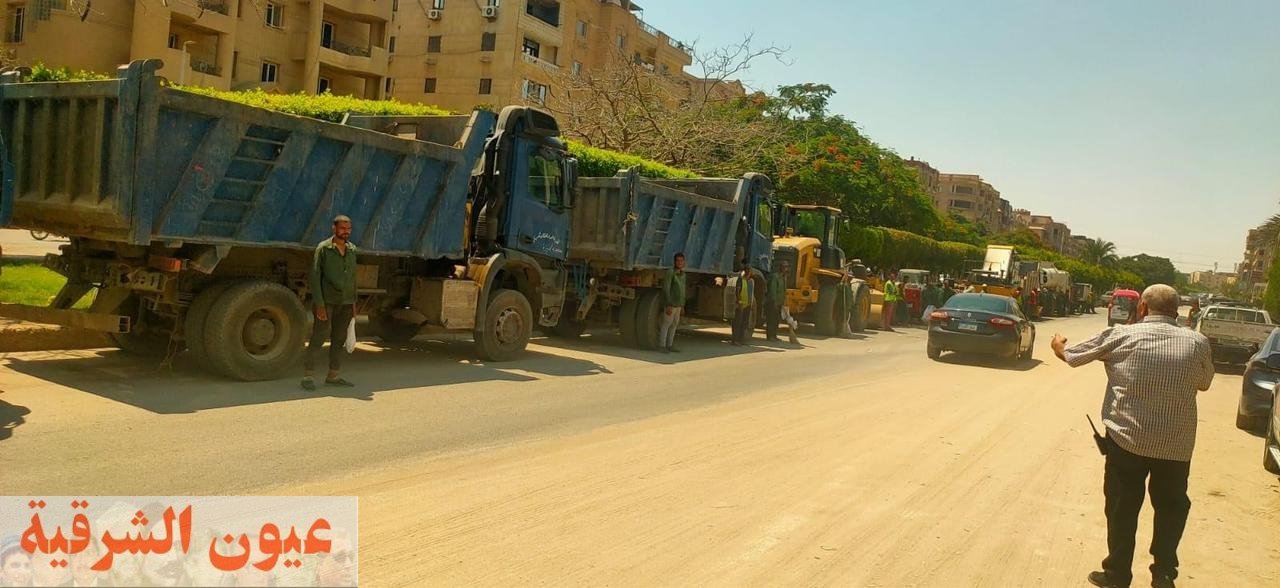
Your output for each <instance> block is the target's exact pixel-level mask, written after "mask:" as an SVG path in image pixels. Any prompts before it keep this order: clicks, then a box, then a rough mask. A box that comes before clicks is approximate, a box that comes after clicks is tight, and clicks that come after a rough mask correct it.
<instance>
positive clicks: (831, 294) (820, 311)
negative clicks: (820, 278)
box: [813, 282, 844, 337]
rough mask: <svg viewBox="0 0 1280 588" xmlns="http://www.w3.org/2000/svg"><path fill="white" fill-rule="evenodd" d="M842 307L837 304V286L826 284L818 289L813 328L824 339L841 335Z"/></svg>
mask: <svg viewBox="0 0 1280 588" xmlns="http://www.w3.org/2000/svg"><path fill="white" fill-rule="evenodd" d="M840 306H842V305H839V304H836V285H835V284H832V283H831V282H826V283H824V284H822V286H821V287H819V288H818V303H817V304H815V305H814V306H813V326H814V327H815V328H816V329H817V331H818V334H819V335H822V336H823V337H834V336H836V335H838V334H840V318H841V315H843V314H844V312H843V310H844V309H842V308H839V307H840Z"/></svg>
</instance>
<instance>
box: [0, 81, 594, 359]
mask: <svg viewBox="0 0 1280 588" xmlns="http://www.w3.org/2000/svg"><path fill="white" fill-rule="evenodd" d="M161 65H162V64H161V63H160V62H159V61H156V60H147V61H139V62H134V63H132V64H129V65H127V66H123V67H121V68H120V71H119V77H118V78H117V79H111V80H105V81H85V82H62V83H53V82H48V83H31V82H25V81H24V80H23V79H22V75H21V74H20V73H17V72H9V73H6V74H4V75H3V76H2V77H0V165H3V168H0V169H2V171H0V173H3V178H2V179H0V187H3V192H2V193H0V226H6V227H16V228H22V229H30V230H40V231H50V232H54V233H58V234H62V235H66V236H68V237H70V239H71V243H70V244H69V245H66V246H63V248H62V252H61V254H60V255H54V256H50V257H49V258H47V259H46V260H45V264H46V265H47V266H48V267H50V268H52V269H54V270H56V271H57V272H59V273H60V274H62V275H64V276H66V278H67V284H66V286H65V287H64V288H63V289H62V290H61V291H60V292H59V293H58V295H57V296H56V298H55V299H54V300H53V301H52V303H51V304H50V305H49V306H48V307H35V306H26V305H16V304H4V305H0V316H7V317H11V318H17V319H22V320H28V321H34V322H41V323H50V324H61V325H68V326H75V327H81V328H86V329H92V330H97V331H102V332H106V333H108V334H109V335H110V337H111V338H112V339H113V340H114V341H115V342H116V343H118V345H119V346H120V347H121V348H123V349H125V350H127V351H131V352H136V353H140V354H156V355H166V354H173V353H176V352H178V351H182V350H184V349H186V350H188V352H189V353H192V354H194V356H195V361H196V363H198V364H199V365H202V366H207V367H208V368H210V369H211V370H213V371H214V372H217V373H220V374H223V375H225V376H228V377H232V378H238V379H243V380H265V379H274V378H278V377H281V376H283V375H286V374H287V373H288V371H289V370H291V369H296V365H297V361H298V359H299V357H300V354H301V353H302V351H303V344H304V340H305V338H306V336H307V334H308V331H309V326H308V325H309V320H310V311H309V308H308V306H307V304H306V303H305V301H306V300H307V295H308V293H307V287H308V286H307V282H308V281H307V273H308V270H309V268H310V265H311V260H312V252H313V250H314V247H315V245H316V244H317V243H318V242H319V241H321V240H323V239H325V238H327V237H329V235H330V227H331V220H332V219H333V217H334V216H335V215H337V214H345V215H347V216H350V217H351V218H352V219H353V221H354V233H353V235H352V242H353V243H355V244H356V245H357V246H358V247H359V248H360V251H361V254H360V256H359V258H358V262H359V267H358V270H359V271H358V288H359V290H358V292H359V302H358V309H357V312H358V314H360V315H367V317H368V320H369V325H370V327H371V328H372V329H373V330H376V331H377V332H378V334H380V335H381V336H382V337H383V338H385V339H388V340H397V339H406V338H410V337H413V336H416V335H419V334H432V333H460V334H465V335H470V336H471V337H473V338H474V341H475V343H476V347H477V350H478V354H479V355H480V356H481V357H483V358H485V359H488V360H495V361H496V360H504V359H508V358H511V357H513V356H515V355H517V354H519V353H520V352H521V351H522V350H523V349H524V348H525V346H526V344H527V342H528V340H529V337H530V334H531V332H532V330H533V328H534V327H535V326H543V327H550V326H553V325H555V324H556V323H557V321H558V320H559V318H560V314H561V308H562V305H563V303H564V291H565V285H566V281H567V279H568V272H567V270H566V269H565V266H564V261H565V260H566V259H567V256H568V254H569V234H570V221H571V218H570V212H569V211H570V205H571V202H570V198H571V197H572V194H573V191H572V186H573V184H574V181H575V175H576V162H575V161H574V160H573V159H572V158H571V157H569V156H568V155H567V153H566V151H565V148H564V144H563V143H562V142H561V141H560V140H559V138H558V135H559V129H558V127H557V124H556V121H555V119H554V118H553V117H551V116H550V115H548V114H546V113H544V112H542V111H539V110H535V109H529V108H520V107H508V108H506V109H505V110H503V111H502V113H501V114H500V115H496V114H493V113H489V112H476V113H474V114H471V115H467V116H427V117H388V116H349V117H348V118H347V120H346V121H345V122H344V124H334V123H329V122H324V121H319V120H314V119H309V118H302V117H298V116H292V115H289V114H284V113H279V112H273V111H267V110H264V109H260V108H254V107H250V106H246V105H242V104H238V103H232V102H228V101H225V100H219V99H215V98H210V97H206V96H201V95H196V94H192V93H189V92H184V91H181V90H179V89H176V88H171V87H166V86H164V85H162V84H161V81H160V79H159V78H157V77H156V76H155V71H156V70H157V69H158V68H159V67H161ZM93 291H96V292H94V296H93V302H92V306H91V308H90V309H89V310H88V311H82V310H75V309H73V308H72V307H73V305H75V304H76V302H77V301H78V300H80V299H81V298H84V297H85V296H86V295H88V294H90V293H91V292H93Z"/></svg>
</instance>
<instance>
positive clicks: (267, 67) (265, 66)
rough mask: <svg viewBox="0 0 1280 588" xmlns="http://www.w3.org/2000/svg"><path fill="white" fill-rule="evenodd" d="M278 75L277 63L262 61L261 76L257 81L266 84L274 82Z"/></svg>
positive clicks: (278, 67)
mask: <svg viewBox="0 0 1280 588" xmlns="http://www.w3.org/2000/svg"><path fill="white" fill-rule="evenodd" d="M279 76H280V66H279V65H278V64H275V63H271V62H270V61H263V62H262V77H260V78H259V79H258V81H261V82H263V83H266V84H274V83H275V82H276V79H277V78H278V77H279Z"/></svg>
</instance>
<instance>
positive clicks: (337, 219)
mask: <svg viewBox="0 0 1280 588" xmlns="http://www.w3.org/2000/svg"><path fill="white" fill-rule="evenodd" d="M349 222H351V217H349V216H347V215H345V214H340V215H338V216H335V217H333V224H335V225H336V224H338V223H349Z"/></svg>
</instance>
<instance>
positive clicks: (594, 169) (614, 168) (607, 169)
mask: <svg viewBox="0 0 1280 588" xmlns="http://www.w3.org/2000/svg"><path fill="white" fill-rule="evenodd" d="M569 153H570V154H572V155H573V156H574V157H576V158H578V175H579V176H582V177H584V178H607V177H612V176H615V175H617V174H618V171H619V170H624V169H627V168H630V167H638V168H640V175H642V176H645V177H647V178H658V179H672V180H674V179H681V178H695V177H697V175H696V174H694V173H693V172H690V171H685V170H682V169H676V168H674V167H671V166H669V165H665V164H661V163H658V162H656V161H653V160H651V159H645V158H643V157H637V156H635V155H628V154H626V153H618V152H617V151H609V150H607V149H600V148H597V147H591V146H589V145H583V144H581V143H577V142H573V141H570V142H569Z"/></svg>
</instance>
